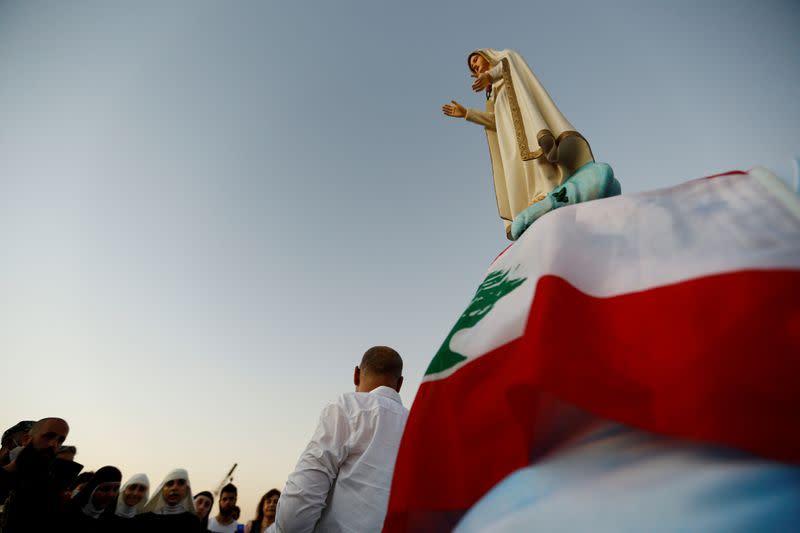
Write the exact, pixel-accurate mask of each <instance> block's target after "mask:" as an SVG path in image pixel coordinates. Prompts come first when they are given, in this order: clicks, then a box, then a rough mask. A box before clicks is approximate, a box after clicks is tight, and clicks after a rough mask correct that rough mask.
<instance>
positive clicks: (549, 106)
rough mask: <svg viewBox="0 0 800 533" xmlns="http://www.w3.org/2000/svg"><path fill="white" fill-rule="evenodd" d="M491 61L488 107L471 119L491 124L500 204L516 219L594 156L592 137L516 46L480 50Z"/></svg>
mask: <svg viewBox="0 0 800 533" xmlns="http://www.w3.org/2000/svg"><path fill="white" fill-rule="evenodd" d="M473 54H480V55H481V56H483V57H484V58H485V59H486V60H487V61H488V62H489V64H490V65H491V69H490V70H489V75H490V77H491V80H492V86H491V91H490V96H489V98H488V99H487V101H486V111H479V110H477V109H467V114H466V117H465V118H466V119H467V120H469V121H471V122H474V123H476V124H480V125H482V126H484V127H485V129H486V138H487V140H488V142H489V154H490V156H491V159H492V174H493V176H494V188H495V194H496V196H497V209H498V211H499V212H500V218H502V219H503V220H504V221H505V225H506V233H509V229H510V226H511V221H512V220H513V219H514V217H515V216H517V215H518V214H519V213H520V212H522V211H524V210H525V209H526V208H527V207H528V206H529V205H531V204H532V203H534V202H536V201H538V200H540V199H541V198H543V197H544V195H546V194H547V193H549V192H550V191H552V190H553V189H554V188H556V187H558V186H559V185H561V183H563V182H564V180H566V179H567V178H569V177H570V176H571V175H572V174H573V173H574V172H575V171H576V170H577V169H578V168H580V167H581V166H583V165H585V164H586V163H589V162H591V161H594V157H593V156H592V151H591V148H590V147H589V143H588V142H587V141H586V139H584V137H583V136H582V135H581V134H580V133H578V132H577V131H576V130H575V128H574V127H573V126H572V124H570V122H569V121H568V120H567V119H566V118H565V117H564V115H563V114H562V113H561V111H559V110H558V108H557V107H556V105H555V103H553V100H552V99H551V98H550V95H549V94H547V91H546V90H545V89H544V87H542V84H541V83H539V80H538V79H537V78H536V76H535V75H534V74H533V72H532V71H531V69H530V67H528V64H527V63H526V62H525V60H524V59H523V58H522V56H520V55H519V54H518V53H517V52H515V51H513V50H493V49H490V48H486V49H481V50H476V51H475V52H473V53H472V54H470V57H471V56H472V55H473Z"/></svg>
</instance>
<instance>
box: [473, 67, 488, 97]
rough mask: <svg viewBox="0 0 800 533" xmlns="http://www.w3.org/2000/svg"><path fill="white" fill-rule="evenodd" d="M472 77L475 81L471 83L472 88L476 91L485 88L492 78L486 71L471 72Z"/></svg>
mask: <svg viewBox="0 0 800 533" xmlns="http://www.w3.org/2000/svg"><path fill="white" fill-rule="evenodd" d="M472 77H473V78H475V82H474V83H473V84H472V90H473V91H475V92H476V93H477V92H481V91H483V90H485V89H486V88H487V87H488V86H489V85H491V84H492V78H491V76H489V73H488V72H484V73H482V74H473V75H472Z"/></svg>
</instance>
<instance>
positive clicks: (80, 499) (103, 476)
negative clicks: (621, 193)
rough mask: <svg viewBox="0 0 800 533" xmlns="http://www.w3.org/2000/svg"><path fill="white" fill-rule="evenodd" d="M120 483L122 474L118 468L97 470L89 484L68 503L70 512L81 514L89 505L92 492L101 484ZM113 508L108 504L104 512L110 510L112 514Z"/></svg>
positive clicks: (110, 467) (107, 467) (109, 467)
mask: <svg viewBox="0 0 800 533" xmlns="http://www.w3.org/2000/svg"><path fill="white" fill-rule="evenodd" d="M120 482H122V472H120V471H119V469H118V468H116V467H114V466H104V467H103V468H100V469H98V470H97V472H95V473H94V475H93V476H92V479H90V480H89V483H87V484H86V486H85V487H83V488H82V489H81V491H80V492H79V493H78V495H77V496H75V497H74V498H73V499H72V501H71V502H70V510H71V511H72V512H78V513H80V512H82V509H83V508H84V507H85V506H86V504H87V503H89V498H91V497H92V495H93V494H94V491H95V489H96V488H97V487H99V486H100V485H101V484H103V483H120ZM113 508H114V506H113V505H111V504H109V506H108V508H107V509H105V510H104V512H105V511H108V509H111V512H113Z"/></svg>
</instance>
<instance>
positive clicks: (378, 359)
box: [359, 346, 403, 378]
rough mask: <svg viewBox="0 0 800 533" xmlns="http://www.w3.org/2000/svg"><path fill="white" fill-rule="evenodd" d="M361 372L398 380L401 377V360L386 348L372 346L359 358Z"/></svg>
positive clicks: (390, 349)
mask: <svg viewBox="0 0 800 533" xmlns="http://www.w3.org/2000/svg"><path fill="white" fill-rule="evenodd" d="M359 366H360V367H361V372H363V373H364V374H374V375H379V376H391V377H393V378H399V377H400V376H402V375H403V359H402V358H401V357H400V354H399V353H397V352H396V351H394V350H393V349H392V348H389V347H388V346H373V347H372V348H370V349H369V350H367V351H366V352H365V353H364V357H362V358H361V364H360V365H359Z"/></svg>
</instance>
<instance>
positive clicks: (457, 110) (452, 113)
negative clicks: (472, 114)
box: [442, 100, 467, 118]
mask: <svg viewBox="0 0 800 533" xmlns="http://www.w3.org/2000/svg"><path fill="white" fill-rule="evenodd" d="M442 113H444V114H445V115H447V116H448V117H456V118H464V117H466V116H467V110H466V109H465V108H464V106H462V105H461V104H459V103H458V102H456V101H455V100H450V103H449V104H444V105H443V106H442Z"/></svg>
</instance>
